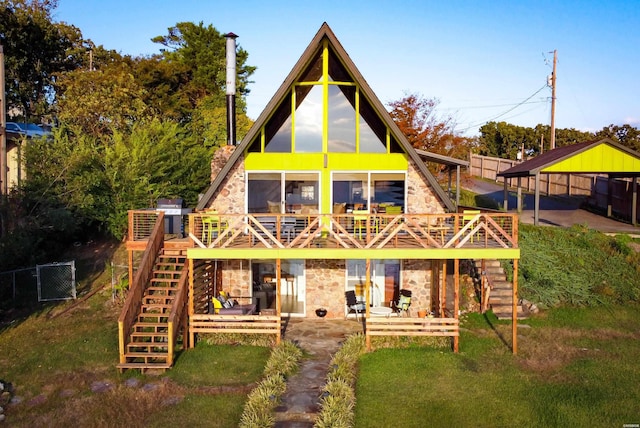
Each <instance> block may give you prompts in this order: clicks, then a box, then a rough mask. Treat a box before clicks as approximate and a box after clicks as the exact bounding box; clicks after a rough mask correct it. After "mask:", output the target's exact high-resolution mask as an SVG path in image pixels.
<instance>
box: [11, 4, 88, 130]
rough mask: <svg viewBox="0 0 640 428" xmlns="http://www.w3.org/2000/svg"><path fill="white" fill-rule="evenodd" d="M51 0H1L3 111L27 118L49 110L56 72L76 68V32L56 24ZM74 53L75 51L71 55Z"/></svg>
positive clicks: (67, 26)
mask: <svg viewBox="0 0 640 428" xmlns="http://www.w3.org/2000/svg"><path fill="white" fill-rule="evenodd" d="M56 6H57V2H56V1H53V0H1V1H0V44H2V45H3V47H4V52H5V73H6V85H7V86H6V91H7V110H8V111H11V110H13V109H15V110H17V111H19V112H20V114H21V115H22V116H24V117H25V118H26V119H27V120H28V119H30V118H35V117H37V118H38V119H40V118H42V117H43V116H46V115H47V114H48V113H49V108H50V105H51V102H52V100H53V99H54V98H55V91H54V87H53V84H54V82H55V79H56V74H57V73H60V72H64V71H69V70H73V69H75V68H77V67H78V63H77V59H78V57H77V55H76V54H77V50H78V46H79V45H82V43H83V40H82V37H81V34H80V31H79V30H78V29H77V28H75V27H73V26H70V25H67V24H63V23H61V24H56V23H53V22H52V20H51V12H52V11H53V9H55V7H56ZM74 52H75V54H74Z"/></svg>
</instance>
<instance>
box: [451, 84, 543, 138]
mask: <svg viewBox="0 0 640 428" xmlns="http://www.w3.org/2000/svg"><path fill="white" fill-rule="evenodd" d="M545 88H547V84H546V83H545V84H544V85H542V87H540V89H538V90H537V91H535V92H534V93H533V94H531V95H530V96H528V97H527V98H525V99H524V100H523V101H521V102H519V103H518V104H516V105H514V106H513V107H511V108H510V109H508V110H506V111H504V112H502V113H500V114H499V115H497V116H494V117H492V118H490V119H487V120H483V121H482V122H479V123H475V124H473V125H469V126H468V127H466V128H464V129H461V130H458V131H459V132H466V131H468V130H470V129H472V128H475V127H477V126H480V125H484V124H485V123H487V122H492V121H494V120H496V119H499V118H500V117H502V116H504V115H506V114H508V113H510V112H512V111H513V110H515V109H517V108H518V107H520V106H522V105H524V104H527V102H528V101H529V100H530V99H531V98H533V97H535V96H536V95H538V94H539V93H540V92H541V91H542V90H543V89H545Z"/></svg>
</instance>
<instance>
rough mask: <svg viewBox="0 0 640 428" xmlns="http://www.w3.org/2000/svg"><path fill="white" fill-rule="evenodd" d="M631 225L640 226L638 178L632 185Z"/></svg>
mask: <svg viewBox="0 0 640 428" xmlns="http://www.w3.org/2000/svg"><path fill="white" fill-rule="evenodd" d="M631 224H632V225H634V226H636V225H637V224H638V177H633V181H632V185H631Z"/></svg>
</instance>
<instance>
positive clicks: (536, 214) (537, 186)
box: [533, 172, 540, 226]
mask: <svg viewBox="0 0 640 428" xmlns="http://www.w3.org/2000/svg"><path fill="white" fill-rule="evenodd" d="M533 205H534V206H533V224H535V225H536V226H538V223H539V221H538V220H539V219H540V173H539V172H536V184H535V197H534V204H533Z"/></svg>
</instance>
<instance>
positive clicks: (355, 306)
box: [344, 290, 365, 320]
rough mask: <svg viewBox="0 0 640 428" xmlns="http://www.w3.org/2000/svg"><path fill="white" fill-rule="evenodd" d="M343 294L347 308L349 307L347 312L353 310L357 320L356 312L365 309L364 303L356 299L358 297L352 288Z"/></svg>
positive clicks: (361, 311)
mask: <svg viewBox="0 0 640 428" xmlns="http://www.w3.org/2000/svg"><path fill="white" fill-rule="evenodd" d="M344 296H345V298H346V300H347V308H349V312H351V311H354V312H355V313H356V320H357V319H358V313H363V312H364V310H365V303H364V302H362V301H358V299H357V298H356V292H355V291H354V290H349V291H347V292H345V293H344Z"/></svg>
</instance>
